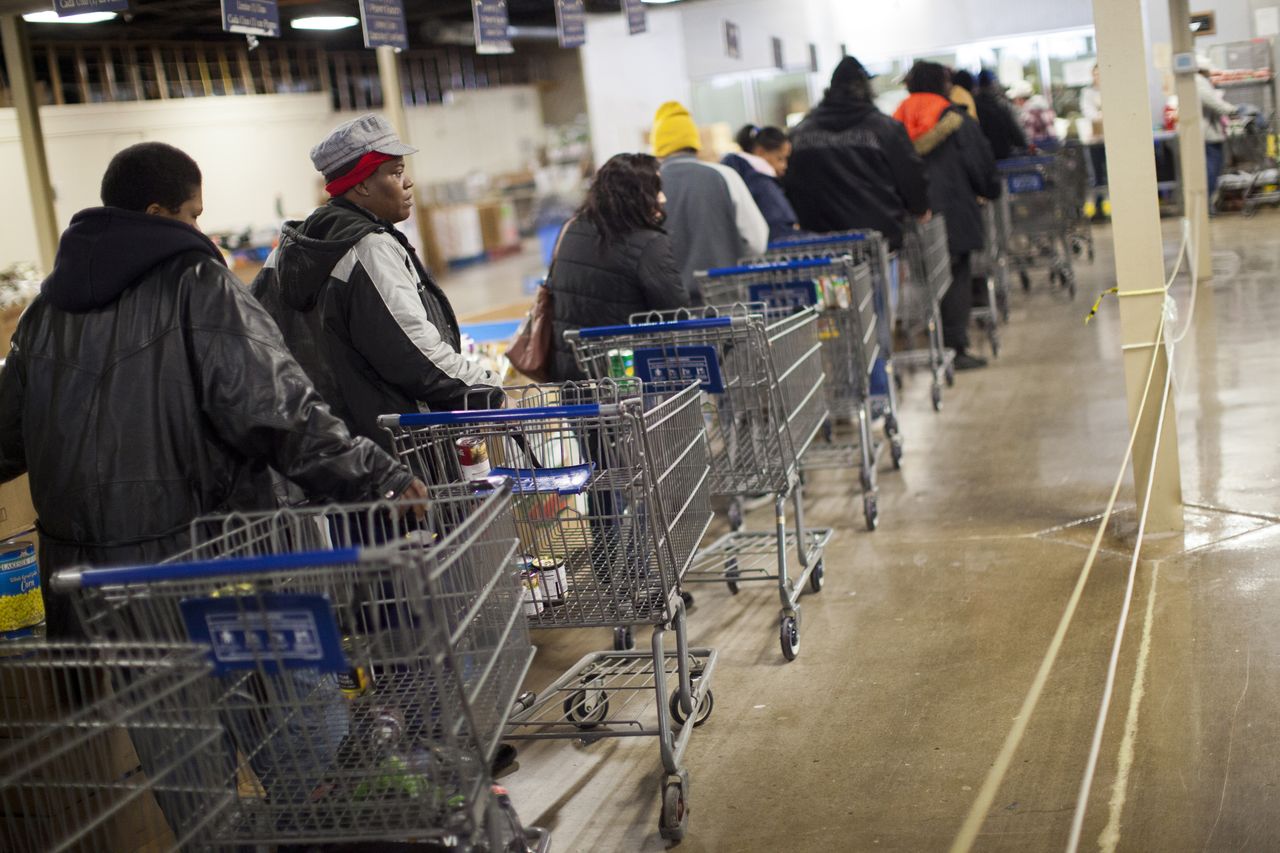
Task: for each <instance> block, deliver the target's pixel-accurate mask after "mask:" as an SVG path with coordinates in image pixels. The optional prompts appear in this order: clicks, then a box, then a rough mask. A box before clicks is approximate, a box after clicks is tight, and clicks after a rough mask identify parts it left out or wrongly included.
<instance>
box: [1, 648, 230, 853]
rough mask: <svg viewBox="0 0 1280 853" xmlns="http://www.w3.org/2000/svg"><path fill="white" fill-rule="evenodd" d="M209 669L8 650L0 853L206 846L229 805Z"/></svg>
mask: <svg viewBox="0 0 1280 853" xmlns="http://www.w3.org/2000/svg"><path fill="white" fill-rule="evenodd" d="M208 669H209V667H208V663H207V662H206V661H205V658H204V654H203V652H202V650H200V649H197V648H195V647H192V646H185V647H177V646H173V647H167V646H163V645H155V644H149V645H138V644H108V643H103V644H97V645H93V646H90V645H87V644H64V643H45V642H35V641H29V640H23V641H17V642H8V643H5V645H4V646H3V647H2V648H0V816H2V818H3V819H2V820H0V849H3V850H6V851H11V853H27V851H32V853H35V851H63V850H126V849H127V850H134V849H144V848H145V849H150V850H175V851H176V850H185V849H189V848H190V847H191V846H196V845H197V844H200V843H203V842H204V841H206V840H207V836H206V832H207V830H208V825H209V823H210V822H211V821H213V820H215V819H217V818H219V817H220V816H221V815H222V813H223V812H225V811H226V810H227V809H228V808H230V807H231V806H232V805H233V804H234V799H235V796H234V795H235V789H234V787H231V786H230V785H229V781H233V780H234V773H233V768H232V766H231V762H230V761H229V760H228V755H227V750H226V748H225V746H224V744H223V730H222V727H221V726H220V725H219V724H218V719H217V715H216V713H215V712H214V710H213V708H212V707H211V705H210V704H209V701H208V698H209V695H210V692H209V691H208V689H207V688H208ZM135 745H136V748H135ZM139 755H142V756H145V759H144V761H143V767H142V768H141V769H140V768H139V766H138V764H139V760H138V757H139ZM158 804H163V806H164V807H165V808H164V811H163V812H162V811H161V809H160V807H159V806H158Z"/></svg>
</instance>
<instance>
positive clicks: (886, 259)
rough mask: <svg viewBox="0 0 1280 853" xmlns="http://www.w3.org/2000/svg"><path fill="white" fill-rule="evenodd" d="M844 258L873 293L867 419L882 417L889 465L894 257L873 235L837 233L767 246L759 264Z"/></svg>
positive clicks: (893, 447)
mask: <svg viewBox="0 0 1280 853" xmlns="http://www.w3.org/2000/svg"><path fill="white" fill-rule="evenodd" d="M845 256H847V257H849V258H851V259H852V260H853V261H854V263H866V264H868V265H869V266H870V269H871V284H872V289H873V293H874V295H875V309H876V336H877V340H878V342H879V347H880V355H879V357H878V358H877V359H875V360H874V362H873V364H874V369H873V374H872V381H871V387H870V388H869V390H868V394H869V396H870V400H871V416H872V419H873V420H874V419H877V418H879V417H881V416H883V417H884V437H885V441H887V442H888V443H889V452H890V455H891V457H892V458H893V467H894V468H897V467H899V465H900V462H901V459H902V428H901V421H900V419H899V417H898V381H897V379H898V374H897V372H896V370H895V368H894V358H893V329H894V325H895V323H896V320H895V318H896V316H897V310H898V258H897V256H896V255H895V254H894V253H892V252H890V251H889V245H888V243H887V242H886V241H885V239H884V236H883V235H881V234H880V232H878V231H838V232H833V233H829V234H815V235H812V236H808V237H794V238H792V239H789V240H780V241H777V242H774V243H770V244H769V250H768V252H766V253H765V255H764V257H763V258H762V259H760V260H759V261H756V260H748V261H745V262H744V263H758V262H760V261H764V262H767V261H784V260H793V259H802V258H837V257H845Z"/></svg>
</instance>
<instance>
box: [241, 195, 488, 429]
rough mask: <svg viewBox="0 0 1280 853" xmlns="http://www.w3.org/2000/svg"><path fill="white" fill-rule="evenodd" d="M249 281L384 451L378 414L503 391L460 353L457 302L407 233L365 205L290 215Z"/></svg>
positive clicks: (327, 388) (455, 405)
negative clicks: (294, 217) (293, 219)
mask: <svg viewBox="0 0 1280 853" xmlns="http://www.w3.org/2000/svg"><path fill="white" fill-rule="evenodd" d="M252 290H253V295H254V296H256V297H257V298H258V300H259V301H260V302H261V303H262V304H263V306H264V307H265V308H266V309H267V310H268V311H269V312H270V313H271V316H272V317H274V318H275V320H276V322H277V323H278V324H279V325H280V330H281V331H282V332H283V333H284V339H285V341H286V342H287V343H288V345H289V349H290V350H292V352H293V354H294V355H295V356H296V357H297V359H298V361H299V362H301V363H302V366H303V367H304V368H305V369H306V371H307V373H308V375H310V376H311V378H312V379H313V380H314V381H315V383H316V387H317V388H318V389H319V390H320V393H321V395H323V397H324V398H325V400H327V401H328V402H329V404H330V405H331V406H332V407H333V410H334V412H335V413H336V414H337V415H338V416H339V417H341V418H342V419H343V420H344V421H345V422H346V423H347V425H348V427H349V428H350V429H351V431H352V432H354V433H356V434H357V435H363V436H366V437H368V438H370V439H372V440H373V441H375V442H377V443H378V444H380V445H382V446H383V447H384V448H387V449H388V450H389V449H390V448H391V438H390V436H388V435H387V433H386V432H385V431H384V430H382V429H381V428H380V427H379V426H378V423H377V420H378V416H379V415H384V414H401V413H405V412H417V411H451V410H455V409H466V408H488V407H490V406H491V405H496V404H498V403H499V402H500V400H501V392H500V391H496V389H497V388H499V387H500V386H501V384H502V380H501V377H499V376H498V375H497V374H495V373H492V372H490V371H487V370H485V369H483V368H481V367H480V366H479V365H477V364H474V363H472V362H470V361H468V360H467V359H465V358H464V357H463V356H462V355H461V353H460V352H459V347H460V337H461V336H460V333H459V331H458V321H457V319H456V317H455V316H454V313H453V308H452V306H451V305H450V304H449V300H448V299H447V298H446V297H445V295H444V291H442V290H441V289H440V286H439V285H438V284H436V282H435V280H434V279H433V278H432V277H431V275H430V274H429V273H428V272H427V270H426V269H425V268H424V267H423V266H422V263H421V261H419V260H418V255H417V253H416V252H415V251H414V249H413V247H412V246H411V245H410V243H409V241H408V240H407V239H406V238H405V236H404V235H403V234H401V233H400V232H399V231H398V230H397V229H396V228H395V226H394V225H392V224H391V223H390V222H385V221H382V220H379V219H377V218H376V217H374V216H373V215H372V214H370V213H369V212H368V211H366V210H364V209H363V208H361V207H359V206H358V205H355V204H352V203H350V202H348V201H345V200H343V199H340V198H338V199H333V200H331V201H330V202H329V203H328V204H325V205H322V206H321V207H319V208H317V209H316V211H315V212H314V213H312V214H311V216H309V217H308V218H307V219H306V221H304V222H289V223H286V224H285V226H284V229H283V230H282V231H281V234H280V244H279V246H278V247H277V248H276V250H275V251H274V252H272V253H271V256H270V257H269V258H268V259H267V262H266V264H264V266H263V269H262V272H261V273H259V275H258V277H257V278H256V279H254V282H253V285H252Z"/></svg>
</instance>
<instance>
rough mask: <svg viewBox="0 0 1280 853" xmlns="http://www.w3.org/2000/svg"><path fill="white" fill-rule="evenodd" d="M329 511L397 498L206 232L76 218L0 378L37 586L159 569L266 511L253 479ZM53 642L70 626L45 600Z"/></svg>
mask: <svg viewBox="0 0 1280 853" xmlns="http://www.w3.org/2000/svg"><path fill="white" fill-rule="evenodd" d="M268 467H270V468H271V469H274V470H275V471H277V472H279V473H280V474H283V475H284V476H285V477H287V478H289V479H291V480H292V481H294V482H295V483H297V484H298V485H299V486H301V487H302V488H303V489H304V490H305V491H306V492H308V493H309V494H311V495H313V496H316V497H319V498H322V499H325V500H342V501H357V500H368V499H372V498H375V497H382V496H385V495H386V494H387V493H388V492H390V493H392V494H398V493H399V492H400V491H401V490H403V488H404V487H405V486H407V485H408V483H409V482H410V475H409V473H408V471H407V470H406V469H404V468H402V467H401V466H399V465H397V464H396V463H395V461H394V460H392V459H391V458H390V457H389V456H388V455H387V454H385V453H382V452H381V451H380V450H378V448H377V447H376V446H374V445H373V444H372V443H370V442H367V441H363V440H353V439H352V438H351V436H350V434H349V433H348V432H347V430H346V428H345V427H343V425H342V423H341V422H340V421H339V420H337V419H336V418H335V417H334V416H333V415H332V414H331V413H330V412H329V410H328V408H327V407H325V406H324V404H323V402H322V401H321V400H320V397H319V395H318V394H317V393H316V391H315V389H314V388H313V387H312V385H311V383H310V382H309V381H308V380H307V377H306V375H305V374H304V373H303V372H302V368H300V367H299V366H298V363H297V362H296V361H295V360H294V359H293V358H292V356H290V355H289V353H288V350H286V349H285V346H284V342H283V341H282V340H281V339H280V332H279V330H278V329H277V328H276V326H275V324H274V323H273V322H272V321H271V318H270V317H269V316H268V315H267V313H266V312H265V311H263V310H262V307H261V306H260V305H258V303H257V302H255V301H254V300H253V298H252V297H251V296H249V294H248V292H247V291H246V290H245V288H244V286H243V285H242V284H240V282H239V281H238V280H237V279H236V278H235V276H233V275H232V274H231V273H230V272H229V271H228V270H227V268H226V265H225V264H224V263H223V261H222V256H221V254H220V253H219V252H218V250H217V248H216V247H215V246H214V245H213V243H212V242H210V241H209V239H208V238H207V237H205V236H204V235H203V234H201V233H199V232H198V231H196V230H195V229H194V228H191V227H189V226H187V225H184V224H182V223H180V222H176V221H173V220H169V219H165V218H162V217H158V216H148V215H146V214H142V213H132V212H128V211H123V210H119V209H113V208H93V209H90V210H85V211H82V212H80V213H78V214H76V216H75V217H73V218H72V220H71V225H70V227H69V228H68V229H67V230H66V232H65V233H64V234H63V236H62V241H61V243H60V244H59V246H58V254H57V259H56V261H55V263H54V269H53V273H52V274H51V275H50V276H49V278H48V279H47V280H46V281H45V282H44V285H43V286H42V288H41V292H40V294H39V296H37V297H36V299H35V301H33V302H32V304H31V306H30V307H29V308H28V309H27V310H26V312H25V313H24V314H23V316H22V319H21V320H20V321H19V323H18V329H17V331H16V332H15V333H14V337H13V346H12V348H11V350H10V352H9V354H8V359H7V361H6V364H5V367H4V370H3V371H2V372H0V482H4V481H7V480H10V479H13V478H14V477H17V476H18V475H20V474H22V473H24V472H26V473H29V474H30V478H31V496H32V501H33V503H34V504H35V509H36V513H37V515H38V516H39V519H40V522H39V525H40V532H41V537H40V540H41V555H40V568H41V571H42V572H43V573H45V576H46V578H47V576H48V574H49V573H50V572H52V571H54V570H56V569H58V568H61V567H65V566H69V565H72V564H76V563H79V564H99V565H110V564H119V563H139V562H156V561H159V560H161V559H163V558H165V557H168V556H171V555H173V554H174V553H176V552H177V551H178V550H180V549H181V548H183V547H185V546H186V545H187V544H189V540H188V539H187V536H188V528H189V525H190V524H191V522H192V521H193V520H194V519H196V518H198V517H200V516H202V515H206V514H210V513H217V512H228V511H231V510H237V509H257V508H266V507H270V506H272V505H273V503H274V494H273V492H272V489H271V483H270V481H269V479H268V477H267V476H266V475H267V468H268ZM49 604H50V613H49V626H50V633H51V634H54V635H56V634H59V633H65V632H66V631H67V630H68V629H69V628H70V625H71V623H72V622H73V620H71V618H70V616H69V613H68V610H67V608H66V607H65V604H66V599H65V598H64V597H62V596H51V597H50V598H49Z"/></svg>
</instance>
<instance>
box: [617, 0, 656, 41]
mask: <svg viewBox="0 0 1280 853" xmlns="http://www.w3.org/2000/svg"><path fill="white" fill-rule="evenodd" d="M622 13H623V14H624V15H626V16H627V31H628V32H630V33H631V35H633V36H635V35H639V34H640V33H642V32H644V31H645V30H647V29H649V23H648V20H647V19H646V16H645V9H644V2H643V0H622Z"/></svg>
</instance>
